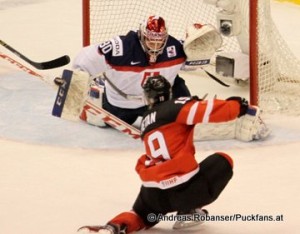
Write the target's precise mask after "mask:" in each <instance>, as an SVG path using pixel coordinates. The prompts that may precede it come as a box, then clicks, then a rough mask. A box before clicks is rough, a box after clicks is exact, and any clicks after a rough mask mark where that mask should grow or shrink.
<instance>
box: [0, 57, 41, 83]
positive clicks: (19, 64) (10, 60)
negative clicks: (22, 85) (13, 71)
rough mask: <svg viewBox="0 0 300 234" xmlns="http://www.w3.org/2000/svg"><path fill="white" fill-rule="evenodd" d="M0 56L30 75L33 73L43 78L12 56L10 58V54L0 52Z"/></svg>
mask: <svg viewBox="0 0 300 234" xmlns="http://www.w3.org/2000/svg"><path fill="white" fill-rule="evenodd" d="M0 57H1V58H3V59H5V60H6V61H8V62H10V63H11V64H13V65H16V66H17V67H18V68H20V69H21V70H23V71H25V72H26V73H28V74H30V75H34V76H37V77H39V78H41V79H44V78H43V77H42V75H40V74H38V73H36V72H35V71H33V70H31V69H30V68H28V67H26V66H25V65H23V64H21V63H19V62H18V61H16V60H14V59H13V58H11V57H10V56H8V55H6V54H3V53H1V52H0Z"/></svg>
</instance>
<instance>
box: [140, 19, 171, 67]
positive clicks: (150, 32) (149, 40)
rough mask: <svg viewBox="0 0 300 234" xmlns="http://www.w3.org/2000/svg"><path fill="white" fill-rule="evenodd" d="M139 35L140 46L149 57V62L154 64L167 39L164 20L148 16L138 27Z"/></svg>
mask: <svg viewBox="0 0 300 234" xmlns="http://www.w3.org/2000/svg"><path fill="white" fill-rule="evenodd" d="M139 34H140V35H139V37H140V41H141V44H142V46H143V48H144V50H145V52H146V53H147V54H148V56H149V62H150V63H155V62H156V59H157V56H158V55H160V54H161V53H162V52H163V50H164V48H165V46H166V42H167V39H168V31H167V28H166V25H165V20H164V19H163V18H162V17H160V16H150V17H149V18H148V19H147V20H146V21H145V22H144V23H142V24H141V25H140V30H139Z"/></svg>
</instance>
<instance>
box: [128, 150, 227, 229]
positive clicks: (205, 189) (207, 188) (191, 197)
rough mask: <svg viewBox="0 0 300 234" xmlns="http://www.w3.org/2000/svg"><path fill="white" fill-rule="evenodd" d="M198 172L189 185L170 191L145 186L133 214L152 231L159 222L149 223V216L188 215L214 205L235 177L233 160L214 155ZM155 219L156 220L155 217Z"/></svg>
mask: <svg viewBox="0 0 300 234" xmlns="http://www.w3.org/2000/svg"><path fill="white" fill-rule="evenodd" d="M199 166H200V170H199V172H198V173H197V174H196V175H195V176H194V177H193V178H191V179H190V180H189V181H188V182H185V183H183V184H181V185H178V186H176V187H173V188H170V189H165V190H162V189H159V188H149V187H144V186H142V187H141V189H140V193H139V194H138V197H137V199H136V201H135V203H134V205H133V210H134V211H135V212H136V213H137V214H138V215H139V216H140V217H141V218H142V220H143V222H144V223H145V225H146V226H148V227H152V226H154V225H156V224H157V223H158V221H157V220H155V221H153V220H148V219H147V216H148V214H155V217H158V216H159V215H165V214H167V213H169V212H175V211H180V212H185V213H188V212H189V211H190V210H192V209H196V208H202V207H203V206H205V205H208V204H210V203H212V202H213V201H215V200H216V199H217V198H218V196H219V195H220V193H221V192H222V190H223V189H224V188H225V186H226V185H227V183H228V182H229V180H230V179H231V177H232V175H233V171H232V160H231V158H230V157H229V156H228V155H226V154H224V153H215V154H213V155H210V156H208V157H207V158H206V159H204V160H203V161H202V162H200V163H199ZM152 217H153V216H152Z"/></svg>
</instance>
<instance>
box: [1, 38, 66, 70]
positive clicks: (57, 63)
mask: <svg viewBox="0 0 300 234" xmlns="http://www.w3.org/2000/svg"><path fill="white" fill-rule="evenodd" d="M0 44H1V45H2V46H4V47H5V48H6V49H8V50H9V51H11V52H12V53H14V54H15V55H17V56H18V57H19V58H21V59H23V60H24V61H26V62H27V63H29V64H30V65H32V66H33V67H35V68H36V69H39V70H46V69H52V68H57V67H61V66H64V65H66V64H68V63H69V62H70V57H69V56H68V55H64V56H62V57H59V58H56V59H53V60H51V61H47V62H40V63H39V62H34V61H32V60H30V59H29V58H27V57H26V56H24V55H23V54H21V53H20V52H18V51H17V50H15V49H14V48H12V47H11V46H10V45H8V44H6V43H5V42H4V41H2V40H0Z"/></svg>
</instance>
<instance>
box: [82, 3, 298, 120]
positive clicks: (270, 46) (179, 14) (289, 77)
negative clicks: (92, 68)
mask: <svg viewBox="0 0 300 234" xmlns="http://www.w3.org/2000/svg"><path fill="white" fill-rule="evenodd" d="M232 1H235V2H236V9H237V12H238V13H239V17H240V18H239V21H240V22H241V28H242V31H241V33H240V35H238V36H230V37H226V36H223V46H222V48H221V49H222V51H225V52H243V53H246V54H248V55H249V68H250V79H249V81H247V85H249V98H250V102H251V103H252V104H254V105H259V106H260V107H261V108H262V109H263V110H265V111H266V112H270V113H273V112H283V113H289V114H293V115H294V114H296V115H300V97H298V96H299V95H298V92H299V91H300V62H299V60H298V59H297V58H296V56H295V55H294V54H293V53H292V51H291V50H290V49H289V47H288V46H287V44H286V42H285V41H284V39H283V38H282V37H281V35H280V33H279V32H278V30H277V28H276V26H275V24H274V22H273V20H272V17H271V6H270V0H232ZM206 2H207V1H205V0H185V1H182V0H139V1H135V0H83V1H82V3H83V7H82V9H83V46H87V45H89V44H94V43H100V42H103V41H105V40H109V39H111V38H112V37H113V36H116V35H122V34H125V33H127V32H128V31H129V30H136V29H138V26H139V24H140V23H141V22H142V21H143V20H144V19H145V18H146V17H148V16H149V15H153V14H157V15H161V16H163V17H164V18H165V19H166V22H167V25H168V29H169V32H170V34H171V35H173V36H175V37H176V38H178V39H184V37H185V30H186V27H187V26H188V25H190V24H192V23H195V22H201V23H209V24H212V25H215V26H216V27H217V17H216V15H217V14H218V12H220V11H221V10H222V9H220V8H218V7H216V6H213V5H211V4H207V3H206ZM212 66H215V64H212Z"/></svg>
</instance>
